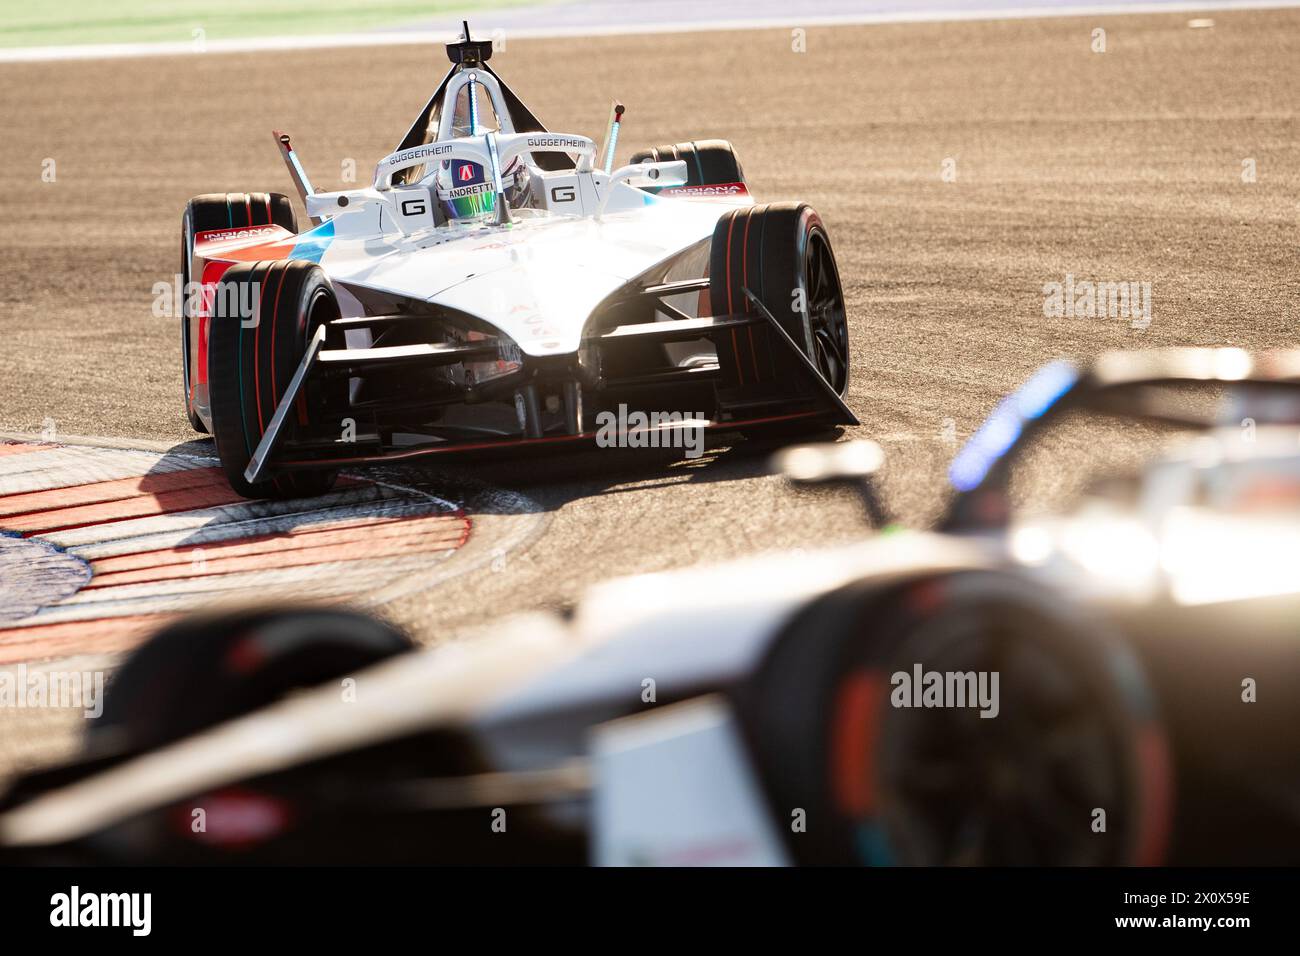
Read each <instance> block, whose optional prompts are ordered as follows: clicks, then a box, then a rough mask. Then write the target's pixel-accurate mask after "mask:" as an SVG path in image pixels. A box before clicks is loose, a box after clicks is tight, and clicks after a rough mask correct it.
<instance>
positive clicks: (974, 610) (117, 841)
mask: <svg viewBox="0 0 1300 956" xmlns="http://www.w3.org/2000/svg"><path fill="white" fill-rule="evenodd" d="M1076 424H1078V425H1080V426H1081V427H1084V428H1085V432H1083V433H1081V434H1082V435H1083V436H1084V437H1081V438H1078V439H1077V440H1076V441H1075V444H1076V447H1077V448H1079V449H1082V450H1083V451H1084V454H1085V457H1086V458H1088V459H1091V460H1095V459H1097V458H1098V457H1099V456H1101V457H1104V452H1105V449H1106V443H1105V442H1103V441H1099V440H1098V439H1097V437H1096V435H1095V434H1094V433H1092V432H1089V431H1087V429H1091V428H1095V427H1105V428H1109V429H1112V430H1111V431H1109V432H1105V433H1104V434H1109V435H1112V436H1122V437H1124V438H1125V439H1127V440H1129V442H1130V443H1131V440H1132V439H1133V438H1135V437H1137V438H1138V439H1139V441H1138V443H1137V444H1138V445H1139V446H1141V447H1143V448H1145V449H1146V450H1147V451H1151V450H1154V451H1155V454H1154V458H1152V459H1151V460H1149V461H1145V462H1141V463H1130V464H1131V467H1130V466H1125V467H1122V468H1118V469H1115V470H1113V473H1112V474H1110V475H1109V476H1108V477H1106V478H1105V479H1104V480H1101V481H1087V480H1084V479H1083V478H1082V477H1081V476H1079V475H1078V473H1077V472H1076V470H1074V469H1066V468H1064V467H1063V465H1062V463H1061V461H1060V458H1059V456H1060V455H1061V454H1062V453H1063V450H1064V449H1065V446H1066V445H1068V444H1069V442H1068V441H1066V442H1065V445H1062V444H1061V442H1062V441H1063V439H1062V438H1061V436H1062V435H1064V434H1065V433H1066V432H1067V431H1068V430H1069V429H1070V428H1072V427H1074V426H1075V425H1076ZM1298 435H1300V352H1297V353H1285V354H1272V355H1261V356H1256V357H1252V356H1251V355H1249V354H1247V353H1244V352H1240V351H1236V350H1230V349H1226V350H1174V351H1168V352H1130V353H1113V354H1108V355H1106V356H1103V357H1101V358H1100V359H1099V360H1097V361H1096V363H1095V364H1093V365H1092V366H1091V367H1089V368H1087V369H1083V370H1080V369H1078V368H1076V367H1074V366H1072V365H1070V364H1067V363H1056V364H1053V365H1050V366H1048V367H1046V368H1044V369H1043V370H1042V371H1040V372H1039V373H1038V374H1037V375H1035V376H1034V377H1033V378H1032V379H1031V380H1030V381H1029V382H1027V383H1026V384H1025V385H1024V386H1023V387H1022V388H1021V389H1020V390H1018V391H1017V392H1015V393H1014V394H1012V395H1011V396H1009V397H1008V398H1006V399H1005V400H1004V401H1003V402H1002V403H1001V404H1000V405H999V406H998V407H997V408H996V409H995V411H994V412H993V414H992V415H991V416H990V418H989V419H988V420H987V421H986V422H985V424H984V425H983V426H982V427H981V428H980V429H979V430H978V431H977V432H976V433H975V434H974V436H973V437H972V438H971V439H970V440H969V441H968V442H967V443H966V445H965V446H964V447H963V448H962V450H961V451H960V452H959V453H958V455H957V456H956V458H955V459H954V461H953V463H952V467H951V472H950V476H951V479H952V483H953V485H954V486H955V488H956V494H955V496H954V497H953V499H952V502H951V505H950V507H949V508H948V511H947V513H946V516H945V518H944V519H943V521H942V522H941V528H940V531H939V533H930V532H925V533H922V532H910V531H904V530H899V529H894V528H888V529H886V531H885V533H881V534H877V535H874V536H872V537H871V538H870V539H868V540H866V541H864V542H862V543H860V544H854V545H851V546H847V547H839V548H833V549H825V550H821V551H809V552H804V553H800V554H797V555H796V554H772V555H767V556H760V557H755V558H752V559H749V560H745V561H741V562H737V563H733V564H727V565H721V566H717V567H712V568H691V569H687V570H682V571H675V572H669V573H662V574H653V575H646V576H640V577H634V578H628V579H623V580H615V581H611V582H608V583H605V584H601V585H599V586H597V587H595V588H593V589H592V590H591V591H590V592H589V593H588V594H587V595H586V596H585V597H584V598H583V599H582V600H581V601H580V602H579V603H578V604H577V606H576V607H575V608H574V609H573V611H572V613H571V614H570V615H568V616H566V617H560V616H555V615H546V614H533V615H526V616H522V617H517V618H513V619H507V620H506V621H505V622H504V623H502V624H501V625H500V627H499V628H497V629H496V631H495V632H494V633H493V634H492V635H490V636H488V637H486V638H484V639H482V640H479V641H475V642H472V643H466V644H453V645H449V646H444V647H440V648H437V649H433V650H427V651H419V652H406V651H407V643H406V641H405V640H404V639H403V638H402V637H401V635H399V634H398V633H397V632H396V631H394V630H393V629H392V628H390V627H388V626H387V625H385V624H382V623H381V622H378V621H375V620H373V619H369V618H364V617H360V616H353V615H350V614H346V613H341V612H338V611H335V610H301V609H299V610H292V609H290V610H267V611H249V612H247V613H244V614H242V615H236V616H235V617H233V618H232V617H224V618H215V619H202V620H197V621H190V622H185V623H181V624H179V625H175V626H172V627H170V628H168V629H167V630H166V631H165V632H163V633H162V634H160V635H159V636H158V637H157V638H155V639H154V640H153V641H152V642H151V643H149V644H147V645H145V646H143V647H142V648H141V649H140V650H138V651H137V652H136V653H135V655H134V656H133V657H132V658H130V659H129V660H128V661H127V663H126V664H125V666H124V667H123V668H122V670H121V671H120V673H119V674H118V675H117V677H116V679H115V680H114V681H113V682H112V683H111V684H110V687H109V691H108V699H107V702H106V707H105V711H104V716H103V717H102V718H101V719H100V720H98V721H95V722H93V726H92V728H91V734H90V739H89V746H88V750H87V754H86V756H85V758H84V759H83V760H82V761H80V762H78V763H76V764H72V765H70V766H67V767H63V768H58V769H54V770H50V771H46V772H43V773H37V774H34V775H31V776H29V777H27V778H25V779H23V780H20V781H19V782H18V783H17V785H16V786H15V787H14V788H13V790H12V791H11V792H10V793H9V795H8V797H7V798H6V801H5V803H4V812H3V813H2V814H0V845H3V848H4V850H3V853H4V855H5V856H6V857H7V858H9V859H13V860H20V861H100V862H137V861H151V862H204V863H212V862H240V863H253V862H355V861H373V862H464V863H482V862H567V863H580V862H592V863H597V864H670V865H671V864H678V865H687V864H714V863H716V864H781V863H789V862H797V863H866V864H886V865H887V864H1101V865H1104V864H1128V863H1135V864H1158V863H1164V862H1172V863H1213V864H1226V863H1244V862H1249V863H1270V862H1291V863H1294V861H1295V860H1296V859H1297V858H1300V759H1298V758H1300V633H1298V629H1300V562H1297V561H1296V560H1295V555H1296V554H1297V553H1298V551H1297V549H1298V548H1300V443H1298V441H1297V436H1298ZM1112 444H1113V445H1114V446H1115V447H1116V448H1119V447H1120V445H1121V443H1120V442H1118V441H1116V442H1112ZM1044 452H1047V453H1050V454H1049V462H1050V464H1051V467H1050V468H1049V470H1048V473H1049V476H1050V477H1051V479H1052V480H1053V481H1056V482H1057V483H1058V484H1059V482H1060V480H1062V479H1065V480H1067V481H1068V482H1073V483H1074V484H1075V486H1076V487H1075V490H1074V492H1072V494H1073V496H1074V497H1075V499H1076V503H1075V504H1074V505H1073V506H1071V507H1070V508H1069V509H1056V510H1052V511H1042V512H1040V511H1038V510H1036V509H1035V508H1034V507H1033V506H1032V505H1031V504H1029V503H1027V502H1028V499H1024V500H1025V501H1026V503H1024V504H1021V503H1020V502H1021V501H1022V499H1023V495H1024V492H1023V489H1022V490H1016V489H1017V488H1018V487H1020V486H1019V482H1021V480H1022V479H1023V478H1026V477H1032V473H1033V470H1034V464H1033V462H1034V460H1035V457H1036V456H1040V455H1041V454H1043V453H1044ZM784 454H785V468H786V471H787V473H788V474H790V475H791V476H792V477H793V478H795V479H797V480H798V481H801V482H805V483H809V482H820V481H830V480H846V479H852V480H853V481H854V482H857V483H858V484H857V485H856V486H857V487H859V488H860V489H861V490H862V491H863V493H864V497H865V500H866V502H867V504H868V506H869V510H870V511H872V512H873V513H874V514H876V515H877V517H878V519H879V516H880V512H881V507H880V504H879V498H878V497H877V496H876V495H875V493H874V490H873V486H872V484H871V475H872V474H873V472H874V471H875V470H876V469H877V468H878V466H879V465H880V463H881V457H882V456H881V453H880V449H879V448H878V447H877V446H875V445H872V444H871V443H845V444H839V445H825V446H805V447H803V448H799V449H793V450H790V451H788V452H786V453H784ZM1057 490H1060V489H1057ZM1013 504H1015V506H1014V507H1013ZM367 665H369V666H367ZM305 685H318V686H316V687H314V689H310V690H306V691H303V692H301V693H296V694H290V695H287V696H286V692H287V691H289V690H290V689H293V688H297V687H302V686H305ZM199 821H202V827H201V828H200V827H199V826H198V822H199Z"/></svg>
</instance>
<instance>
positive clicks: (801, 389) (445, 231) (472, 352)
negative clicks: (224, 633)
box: [181, 25, 856, 497]
mask: <svg viewBox="0 0 1300 956" xmlns="http://www.w3.org/2000/svg"><path fill="white" fill-rule="evenodd" d="M447 54H448V56H449V57H450V59H451V62H452V67H451V69H450V70H449V71H448V72H447V74H446V76H444V77H443V80H442V82H441V84H440V85H439V86H438V87H437V89H436V90H435V91H434V93H433V95H432V96H431V97H430V99H429V101H428V102H427V103H426V104H425V105H424V108H423V109H422V110H421V111H420V113H419V114H418V115H417V116H416V118H415V120H414V122H413V123H412V124H411V127H410V129H409V131H408V132H407V133H406V135H405V136H404V137H403V138H402V140H401V142H400V143H399V144H398V145H397V148H396V149H395V150H394V151H393V152H392V153H390V154H389V155H387V156H385V157H384V158H383V159H381V160H380V161H379V164H378V166H377V167H376V169H375V175H374V181H373V182H372V183H371V184H370V185H369V186H365V187H362V188H354V189H346V190H342V191H339V192H330V193H323V192H315V191H314V190H313V188H312V186H311V184H310V182H309V181H308V179H307V176H306V173H305V171H304V170H303V167H302V164H301V163H300V161H299V159H298V157H297V154H296V153H295V152H294V150H293V147H292V143H291V141H290V138H289V136H288V135H286V134H283V133H280V132H276V134H275V136H276V142H277V144H278V145H279V148H280V150H281V153H282V156H283V158H284V160H285V163H286V165H287V167H288V170H289V173H290V175H291V177H292V178H293V180H294V182H295V185H296V186H297V188H298V190H299V193H300V195H301V197H302V201H303V204H304V206H305V208H306V210H307V213H308V215H309V216H310V217H311V220H312V227H311V228H310V229H307V230H305V231H303V232H299V231H298V226H297V222H296V219H295V214H294V210H293V206H292V204H291V203H290V201H289V199H288V198H287V197H286V196H282V195H277V194H274V193H222V194H211V195H206V196H199V197H196V198H195V199H192V200H190V202H189V205H188V206H187V207H186V210H185V214H184V218H183V220H182V235H181V260H182V275H181V280H182V285H183V287H184V288H185V289H186V294H185V296H184V299H183V305H182V310H181V311H182V316H181V318H182V321H181V335H182V361H183V364H184V384H185V408H186V414H187V415H188V417H189V420H190V423H191V424H192V425H193V426H194V428H195V429H197V430H199V431H202V432H211V433H212V436H213V438H214V440H215V442H216V447H217V453H218V455H219V456H220V458H221V463H222V466H223V468H224V469H225V471H226V474H227V475H228V477H229V479H230V482H231V484H232V486H233V487H234V488H235V490H236V491H238V492H240V493H241V494H244V495H247V496H249V497H297V496H302V495H311V494H320V493H323V492H324V491H326V490H328V488H329V487H330V486H331V484H332V483H333V481H334V478H335V475H336V474H337V471H338V469H339V468H341V467H351V466H356V465H360V464H365V463H369V462H378V461H392V460H402V461H406V460H410V459H412V458H418V457H422V456H428V455H435V454H442V453H446V452H466V451H469V452H476V453H486V452H489V451H493V450H501V449H516V450H519V449H524V448H546V447H552V446H554V445H556V444H564V443H568V442H578V441H592V440H595V439H597V438H599V437H600V433H601V429H602V427H606V428H608V429H609V431H610V432H611V433H612V432H613V431H614V427H613V423H614V422H617V431H618V432H619V436H620V437H621V439H622V440H623V441H624V442H625V443H626V444H628V445H630V446H631V447H644V446H647V445H649V446H653V447H662V446H669V447H681V444H682V443H683V442H684V441H685V440H687V438H688V435H687V432H690V433H691V435H694V434H696V433H698V431H699V430H700V429H703V428H712V427H718V428H725V429H728V430H732V429H738V430H746V429H768V430H770V429H773V428H779V429H782V430H786V431H791V430H796V431H797V430H800V429H803V430H807V429H811V428H818V427H820V428H825V427H827V426H830V425H835V424H846V423H847V424H854V423H856V419H854V417H853V415H852V413H851V412H850V411H849V409H848V408H847V407H846V406H845V404H844V402H843V400H842V396H843V395H844V393H845V390H846V388H847V385H848V371H849V343H848V324H847V321H846V318H845V311H844V296H843V292H842V290H841V287H840V280H839V275H838V272H837V270H836V266H835V256H834V253H833V252H832V251H831V243H830V238H829V236H828V234H827V231H826V227H825V226H824V225H823V223H822V221H821V218H820V217H819V216H818V215H817V213H816V212H815V211H814V210H813V209H812V208H811V207H809V206H808V205H806V204H804V203H797V202H779V203H767V204H755V203H754V201H753V199H752V198H751V197H750V195H749V192H748V189H747V188H746V186H745V178H744V174H743V172H742V170H741V166H740V163H739V161H738V160H737V158H736V154H735V151H734V150H733V149H732V147H731V145H730V144H729V143H727V142H724V141H722V140H701V141H697V142H690V143H679V144H677V145H674V146H659V147H654V148H652V149H648V150H642V151H640V152H638V153H635V154H634V155H633V156H632V162H631V164H630V165H627V166H624V167H622V168H620V169H613V159H614V153H615V149H616V146H617V141H618V131H619V129H620V128H621V125H622V122H623V115H624V110H623V107H622V106H621V104H616V105H615V107H614V108H613V109H612V110H611V113H610V120H609V126H608V132H607V134H606V142H605V146H604V149H603V154H604V162H603V166H602V165H601V164H600V163H599V162H598V156H597V148H596V145H595V143H594V142H593V141H592V140H590V139H588V138H587V137H585V136H580V135H577V134H573V133H551V132H547V130H546V129H545V127H543V126H542V124H541V123H540V122H539V121H538V119H537V118H536V117H535V116H534V115H533V114H532V113H531V112H530V111H529V110H528V108H527V107H526V106H524V104H523V102H522V101H521V100H520V99H519V97H518V96H517V95H515V93H514V92H513V91H512V90H511V89H510V88H509V87H508V86H507V85H506V84H505V82H504V81H503V80H501V78H500V77H498V76H497V74H496V73H495V72H494V71H493V70H492V68H491V67H490V66H489V65H488V59H489V58H490V56H491V54H492V44H491V42H489V41H476V40H471V39H470V36H469V27H468V25H466V27H465V36H464V39H463V40H462V41H461V42H458V43H452V44H449V45H448V46H447ZM692 440H693V439H692Z"/></svg>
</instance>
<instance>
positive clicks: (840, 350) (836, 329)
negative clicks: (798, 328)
mask: <svg viewBox="0 0 1300 956" xmlns="http://www.w3.org/2000/svg"><path fill="white" fill-rule="evenodd" d="M804 291H805V295H806V296H807V308H808V334H809V345H810V347H811V349H812V352H811V354H810V355H809V358H811V359H812V360H813V363H814V364H815V365H816V366H817V369H818V371H820V372H821V373H822V375H823V376H824V377H825V379H826V381H828V382H830V383H831V386H832V387H833V388H834V389H835V391H836V392H838V393H839V394H840V395H843V394H844V392H845V391H846V390H847V389H848V384H849V326H848V319H847V317H846V315H845V311H844V292H843V289H842V288H841V287H840V275H839V271H838V270H837V269H836V268H835V255H834V254H833V253H832V252H831V244H830V240H829V239H828V238H827V237H826V234H825V233H824V232H822V231H821V230H820V229H814V230H813V232H812V233H811V234H810V235H809V237H808V244H807V246H806V248H805V250H804Z"/></svg>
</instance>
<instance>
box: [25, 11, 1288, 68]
mask: <svg viewBox="0 0 1300 956" xmlns="http://www.w3.org/2000/svg"><path fill="white" fill-rule="evenodd" d="M1297 6H1300V0H1247V2H1244V3H1225V2H1224V0H1204V2H1197V0H1188V2H1184V3H1118V2H1117V3H1112V4H1098V3H1092V4H1079V5H1073V6H1063V7H1007V8H998V7H993V8H986V9H978V10H919V11H898V12H893V13H850V14H836V15H831V16H799V15H798V14H791V15H790V16H786V17H771V18H766V19H732V20H701V21H698V22H693V21H686V22H682V23H618V24H589V25H585V26H584V25H576V26H562V27H534V28H528V29H521V30H510V31H509V37H510V39H511V40H534V39H553V38H565V37H595V36H626V35H629V34H657V33H696V32H713V31H720V30H770V29H776V28H781V27H796V26H797V27H825V26H860V25H866V24H884V23H945V22H949V21H958V20H961V21H965V20H1035V19H1044V18H1047V17H1091V16H1128V15H1131V14H1152V13H1170V14H1180V13H1235V12H1236V11H1238V10H1281V9H1288V8H1294V7H1297ZM503 15H504V14H503ZM485 19H486V18H485ZM492 29H494V28H488V32H489V33H490V32H491V30H492ZM457 39H459V35H458V34H455V33H452V32H448V31H442V30H410V31H388V32H379V31H376V32H373V33H367V32H362V33H339V34H322V35H319V36H289V37H284V36H281V37H247V38H240V39H232V40H210V41H208V42H207V43H206V44H205V46H204V48H203V50H202V51H200V50H198V49H197V48H196V47H195V44H194V42H193V41H190V40H179V41H175V42H170V43H98V44H81V45H76V46H40V47H14V48H10V49H0V63H39V62H47V61H53V60H100V59H121V58H124V57H140V56H200V55H202V54H203V53H263V52H269V51H275V50H332V49H341V48H345V47H383V46H411V45H419V46H424V45H437V44H443V43H450V42H453V41H455V40H457Z"/></svg>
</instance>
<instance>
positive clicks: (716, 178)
mask: <svg viewBox="0 0 1300 956" xmlns="http://www.w3.org/2000/svg"><path fill="white" fill-rule="evenodd" d="M677 159H684V160H686V183H685V184H686V185H687V186H727V185H730V184H732V183H740V184H741V185H743V184H744V182H745V171H744V170H743V169H742V168H741V166H740V160H739V159H738V158H737V156H736V150H735V149H734V148H733V147H732V145H731V144H730V143H728V142H727V141H726V140H725V139H701V140H692V141H691V142H689V143H677V144H675V145H672V146H652V147H651V148H650V149H643V150H639V151H638V152H635V153H633V154H632V159H631V160H630V162H632V163H644V162H653V163H660V162H671V161H673V160H677ZM650 191H651V192H655V191H657V190H656V189H651V190H650Z"/></svg>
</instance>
